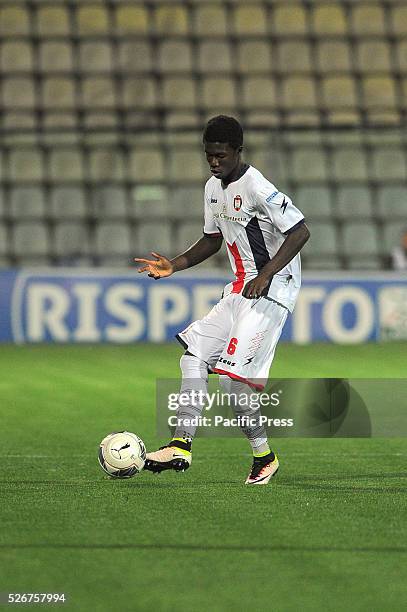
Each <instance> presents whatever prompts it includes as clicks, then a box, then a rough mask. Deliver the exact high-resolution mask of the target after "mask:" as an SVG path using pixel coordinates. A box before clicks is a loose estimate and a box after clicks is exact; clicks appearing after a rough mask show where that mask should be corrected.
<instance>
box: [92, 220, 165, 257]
mask: <svg viewBox="0 0 407 612" xmlns="http://www.w3.org/2000/svg"><path fill="white" fill-rule="evenodd" d="M160 229H161V228H160ZM156 232H157V228H156ZM95 246H96V255H98V256H104V255H109V254H110V255H114V256H117V255H120V256H122V257H123V258H128V257H129V255H130V254H131V252H132V249H133V250H134V245H133V240H132V233H131V230H130V228H129V226H128V224H127V223H124V222H123V223H119V222H107V221H106V222H101V223H99V224H98V226H97V227H96V240H95Z"/></svg>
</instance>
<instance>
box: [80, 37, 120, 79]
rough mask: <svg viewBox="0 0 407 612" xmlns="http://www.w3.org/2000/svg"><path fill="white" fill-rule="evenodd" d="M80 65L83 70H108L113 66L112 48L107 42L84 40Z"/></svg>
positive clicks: (81, 46) (81, 47)
mask: <svg viewBox="0 0 407 612" xmlns="http://www.w3.org/2000/svg"><path fill="white" fill-rule="evenodd" d="M79 67H80V69H81V71H82V72H85V73H86V72H108V71H110V70H112V68H113V57H112V48H111V45H110V44H109V43H105V42H99V41H98V42H95V41H91V42H88V41H86V42H82V43H81V45H80V47H79Z"/></svg>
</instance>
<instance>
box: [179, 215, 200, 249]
mask: <svg viewBox="0 0 407 612" xmlns="http://www.w3.org/2000/svg"><path fill="white" fill-rule="evenodd" d="M176 227H177V229H176V240H175V244H176V247H177V250H178V251H179V252H180V253H182V252H183V251H186V249H188V248H189V247H190V246H191V245H192V244H194V242H196V241H197V240H199V238H202V236H203V223H202V221H201V222H199V221H184V222H182V223H179V224H178V225H177V226H176Z"/></svg>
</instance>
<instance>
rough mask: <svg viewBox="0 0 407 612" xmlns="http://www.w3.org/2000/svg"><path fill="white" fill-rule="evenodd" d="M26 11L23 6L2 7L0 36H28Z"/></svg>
mask: <svg viewBox="0 0 407 612" xmlns="http://www.w3.org/2000/svg"><path fill="white" fill-rule="evenodd" d="M29 32H30V24H29V19H28V11H27V10H26V9H25V7H24V6H3V7H2V8H1V9H0V34H1V35H2V36H10V35H17V36H18V35H21V34H29Z"/></svg>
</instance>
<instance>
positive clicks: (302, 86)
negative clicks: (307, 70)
mask: <svg viewBox="0 0 407 612" xmlns="http://www.w3.org/2000/svg"><path fill="white" fill-rule="evenodd" d="M282 91H283V100H284V108H285V109H300V108H301V109H314V108H315V107H316V95H315V87H314V82H313V80H312V79H311V78H305V77H288V78H287V79H285V80H284V82H283V87H282Z"/></svg>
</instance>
